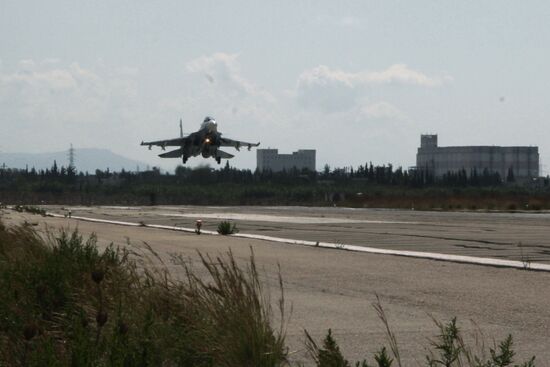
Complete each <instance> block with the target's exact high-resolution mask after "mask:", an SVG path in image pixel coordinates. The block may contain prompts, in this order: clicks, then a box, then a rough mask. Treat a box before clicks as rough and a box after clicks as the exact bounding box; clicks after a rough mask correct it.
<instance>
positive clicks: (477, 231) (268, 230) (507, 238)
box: [49, 206, 550, 263]
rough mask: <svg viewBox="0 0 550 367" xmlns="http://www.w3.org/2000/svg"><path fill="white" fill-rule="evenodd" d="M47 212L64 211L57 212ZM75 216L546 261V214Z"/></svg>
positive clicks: (170, 212) (276, 210) (193, 209)
mask: <svg viewBox="0 0 550 367" xmlns="http://www.w3.org/2000/svg"><path fill="white" fill-rule="evenodd" d="M49 210H52V211H54V212H58V213H63V212H64V211H63V210H61V208H60V207H50V208H49ZM71 210H72V213H73V214H74V215H81V216H84V217H94V218H103V219H112V220H123V221H130V222H132V221H133V222H140V221H143V222H145V223H148V224H164V225H177V226H183V227H194V222H195V220H196V219H202V220H203V222H204V228H205V229H209V230H216V226H217V224H218V223H219V222H220V221H221V220H224V219H228V220H231V221H233V222H235V223H237V226H238V228H239V229H240V230H241V232H243V233H254V234H262V235H267V236H274V237H284V238H293V239H299V240H310V241H321V242H333V243H343V244H350V245H359V246H370V247H377V248H383V249H393V250H411V251H426V252H435V253H444V254H456V255H468V256H477V257H490V258H496V259H509V260H519V261H526V262H529V261H531V262H539V263H550V213H533V214H531V213H487V212H419V211H411V210H381V209H349V208H304V207H197V206H167V207H141V208H139V207H92V208H87V207H81V208H78V207H76V208H71Z"/></svg>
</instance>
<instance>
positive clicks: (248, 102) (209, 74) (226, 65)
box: [186, 52, 277, 123]
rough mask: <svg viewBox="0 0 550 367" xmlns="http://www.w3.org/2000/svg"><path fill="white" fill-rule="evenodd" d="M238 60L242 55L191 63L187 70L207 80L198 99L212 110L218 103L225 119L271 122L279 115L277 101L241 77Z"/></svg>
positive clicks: (210, 57) (219, 55) (221, 55)
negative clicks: (271, 119) (277, 113)
mask: <svg viewBox="0 0 550 367" xmlns="http://www.w3.org/2000/svg"><path fill="white" fill-rule="evenodd" d="M238 58H239V55H238V54H228V53H223V52H218V53H214V54H212V55H208V56H201V57H198V58H196V59H193V60H191V61H189V62H188V63H187V64H186V70H187V71H188V72H189V73H191V74H196V75H200V76H201V77H203V79H202V81H203V83H204V84H203V87H202V88H200V92H197V91H195V92H194V93H195V95H194V97H195V98H199V99H200V101H199V103H201V104H204V105H210V108H212V101H216V103H215V104H216V106H215V107H216V109H217V111H221V112H222V113H223V114H225V115H229V116H238V117H240V118H247V119H250V120H252V121H254V122H256V123H260V122H262V121H264V120H269V119H270V117H272V116H273V114H274V113H276V112H274V111H275V110H276V108H274V104H276V103H277V98H275V96H274V95H272V94H271V93H269V92H268V91H266V90H264V89H262V88H260V87H258V86H257V85H256V84H255V83H254V82H252V81H250V80H249V79H248V78H246V77H245V76H244V75H243V74H242V73H241V70H240V65H239V60H238Z"/></svg>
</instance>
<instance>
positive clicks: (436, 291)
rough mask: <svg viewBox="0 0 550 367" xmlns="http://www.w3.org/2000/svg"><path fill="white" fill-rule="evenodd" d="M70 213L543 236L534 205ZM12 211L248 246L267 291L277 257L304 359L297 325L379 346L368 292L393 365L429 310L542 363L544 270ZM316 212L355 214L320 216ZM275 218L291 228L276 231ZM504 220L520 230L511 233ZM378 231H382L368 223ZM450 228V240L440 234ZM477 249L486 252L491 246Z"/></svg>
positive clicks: (416, 349)
mask: <svg viewBox="0 0 550 367" xmlns="http://www.w3.org/2000/svg"><path fill="white" fill-rule="evenodd" d="M52 209H55V208H52ZM56 210H58V211H59V210H60V209H59V208H57V209H56ZM75 213H77V214H79V215H82V216H91V215H95V216H97V217H105V218H109V219H114V220H116V219H119V220H127V221H132V220H130V219H133V220H136V221H141V220H142V221H145V222H147V223H151V221H157V222H158V223H163V224H168V223H173V224H178V225H182V226H187V227H191V226H192V225H193V222H194V220H195V217H194V216H188V217H185V216H163V215H159V214H161V213H164V214H166V213H167V214H192V215H195V214H199V213H203V214H217V213H227V214H230V213H237V214H243V215H248V217H246V218H241V219H236V220H237V222H238V226H239V227H240V228H241V231H243V232H245V231H246V232H252V230H254V231H257V232H258V233H262V234H266V232H269V231H272V232H273V234H274V235H278V236H281V237H283V236H284V237H292V236H294V237H296V236H295V235H298V234H300V235H302V236H304V237H302V238H304V239H311V238H309V237H306V235H308V234H313V235H317V236H319V237H318V238H324V239H329V238H330V239H331V240H332V238H336V239H342V238H343V236H344V235H345V234H347V235H348V237H345V238H344V239H347V240H349V241H352V240H353V241H358V242H359V241H361V243H364V241H365V240H367V241H371V242H373V243H369V244H370V245H374V242H375V239H376V238H377V239H379V240H377V241H376V245H377V246H379V245H380V244H382V245H385V246H388V247H390V246H402V247H405V248H410V247H411V246H416V247H415V249H416V250H418V249H419V248H422V247H421V246H425V247H426V248H430V250H433V248H434V247H436V248H437V249H448V250H449V251H450V250H451V249H454V250H455V251H458V250H460V249H462V250H461V251H472V249H470V250H468V247H460V246H454V245H453V244H458V243H464V242H465V243H474V242H473V241H474V240H479V239H477V236H476V234H485V237H483V239H484V240H486V241H491V242H498V243H500V244H498V245H494V246H495V247H497V248H499V246H500V247H503V248H504V249H502V250H500V253H502V252H506V253H508V254H509V255H508V256H516V255H515V254H514V253H513V251H511V249H512V248H513V243H514V239H513V238H509V237H508V236H514V238H518V237H522V236H523V235H522V234H521V233H526V232H528V230H529V229H530V230H531V232H534V233H531V235H530V237H528V241H527V240H526V243H531V241H532V243H533V244H534V243H537V244H538V241H542V240H544V239H545V240H546V241H548V237H546V238H544V236H543V234H544V233H547V232H545V231H547V230H546V227H545V225H546V224H547V223H548V218H547V217H546V215H541V216H535V215H528V216H521V215H513V214H512V215H508V214H498V215H487V214H477V213H474V214H470V213H449V214H447V213H416V212H415V213H414V214H413V215H412V216H410V215H408V214H409V213H408V212H394V211H374V212H370V211H367V212H362V213H359V214H358V213H355V212H354V211H353V210H349V211H348V210H344V209H336V210H333V209H323V210H318V209H307V208H274V209H272V208H232V209H228V208H197V207H178V208H172V207H169V208H144V209H139V210H137V209H135V208H126V209H120V208H83V209H78V208H77V209H75V208H73V209H72V214H75ZM75 215H76V214H75ZM254 215H262V216H264V217H259V219H262V220H258V217H256V220H255V221H250V219H251V218H254V217H253V216H254ZM266 216H267V217H266ZM269 216H279V217H282V216H287V217H289V218H290V219H289V220H291V219H292V217H293V216H294V217H306V218H325V219H323V220H322V223H321V224H315V223H313V224H312V223H305V224H304V223H299V224H292V223H287V222H284V221H279V222H276V221H274V220H273V221H266V220H267V219H269ZM23 218H27V221H29V222H31V223H32V222H34V223H36V224H37V225H38V226H37V228H43V226H44V225H45V224H47V225H49V226H52V227H60V226H63V227H70V228H75V227H78V229H79V231H80V232H81V233H83V234H84V235H88V234H91V233H97V235H98V237H99V239H100V241H101V243H102V244H106V243H109V242H113V243H115V244H120V245H125V244H126V243H127V239H128V238H129V239H130V241H131V242H132V243H134V244H139V243H142V242H143V241H145V242H147V243H148V244H150V245H151V246H152V247H153V248H154V249H155V250H156V251H157V252H159V253H160V254H161V255H162V256H165V257H166V258H167V257H168V254H169V253H182V254H184V256H189V257H190V258H192V259H196V251H197V250H199V251H202V252H208V253H210V254H219V253H223V252H225V251H227V250H228V249H231V250H232V251H233V253H234V254H235V255H236V257H237V258H238V259H240V260H243V261H244V260H246V259H247V258H248V256H249V255H250V249H251V248H252V249H253V250H254V253H255V256H256V261H257V263H258V265H259V266H260V267H261V268H263V269H265V270H264V272H263V274H264V275H263V277H264V279H265V281H266V284H270V285H271V289H272V291H273V294H272V296H273V298H276V296H277V294H276V292H275V290H276V287H275V284H276V278H277V264H280V265H281V271H282V275H283V278H284V285H285V291H286V295H285V296H286V300H287V302H290V303H292V308H293V312H292V318H291V321H290V323H289V324H288V332H287V334H288V344H289V346H290V348H291V351H293V352H295V353H293V359H294V360H298V361H300V360H302V361H304V360H305V357H304V351H303V343H302V341H303V339H304V337H303V330H304V329H307V330H308V331H309V332H310V333H311V334H312V335H313V336H314V337H316V338H317V339H320V338H322V336H323V335H324V334H325V333H326V330H327V329H328V328H332V330H333V332H334V335H335V337H336V339H337V340H338V341H339V342H340V344H341V348H342V350H343V351H344V353H345V354H346V355H347V356H348V357H349V358H350V359H352V360H357V359H360V358H364V357H367V356H368V357H369V358H370V357H371V356H372V353H373V352H374V351H375V350H377V349H378V348H379V347H380V346H381V345H382V344H387V343H386V339H385V338H386V336H385V332H384V327H383V325H382V323H381V322H380V321H379V320H378V318H377V316H376V313H375V311H374V309H373V308H372V302H374V301H375V299H376V298H375V295H376V294H378V295H379V296H380V299H381V302H382V305H383V306H384V309H385V310H386V313H387V315H388V317H389V320H390V324H391V326H392V329H393V330H394V332H395V334H396V336H397V340H398V343H399V346H400V350H401V355H402V357H403V362H404V365H407V366H414V365H423V364H424V363H423V362H424V354H425V351H424V347H425V346H427V345H429V341H428V338H430V337H433V336H435V335H436V334H437V328H436V327H435V325H434V324H433V321H432V317H434V318H436V319H438V320H441V321H448V320H450V319H451V318H452V317H457V318H458V320H459V324H460V325H461V326H462V329H463V330H464V332H465V333H466V334H467V335H470V334H471V333H473V332H474V331H475V330H478V329H479V330H481V331H482V332H483V334H484V335H485V339H486V344H488V345H490V346H492V343H493V337H494V338H496V339H497V340H500V339H502V338H503V337H505V336H506V335H507V334H509V333H511V334H513V336H514V338H515V344H516V350H517V352H518V355H517V358H516V359H517V361H519V360H521V359H522V358H526V357H528V356H530V355H536V356H537V366H550V363H549V361H550V349H549V348H548V347H549V346H550V338H549V336H550V307H549V305H550V274H549V273H544V272H532V271H526V270H514V269H504V268H494V267H485V266H478V265H465V264H454V263H448V262H438V261H432V260H422V259H410V258H402V257H395V256H386V255H372V254H364V253H352V252H347V251H340V250H329V249H321V248H311V247H303V246H296V245H287V244H280V243H271V242H268V241H258V240H250V239H241V238H232V237H221V236H208V235H202V236H197V235H195V234H188V233H182V232H175V231H168V230H158V229H151V228H143V227H125V226H118V225H111V224H102V223H90V222H84V221H76V220H71V219H63V218H43V217H40V216H34V215H28V214H24V215H21V214H15V213H13V212H9V213H8V214H6V215H4V221H8V222H11V223H16V222H21V221H22V220H23ZM204 218H205V219H204V220H205V222H206V227H207V228H214V225H215V224H216V223H217V222H218V221H219V218H212V217H208V216H204ZM326 218H329V219H330V218H335V219H348V220H355V221H356V222H353V223H349V222H348V223H341V222H337V223H332V224H331V223H329V222H330V220H327V219H326ZM301 221H302V222H303V221H306V220H301ZM309 221H311V220H309ZM357 221H359V222H357ZM361 221H363V222H361ZM386 222H391V223H386ZM396 222H401V223H396ZM523 226H527V227H528V228H527V229H525V228H523ZM287 227H289V228H291V229H289V230H286V228H287ZM373 227H374V228H373ZM260 229H261V230H260ZM331 229H334V230H335V232H334V233H333V232H332V230H331ZM514 230H518V231H523V232H521V233H520V234H516V233H515V232H514ZM287 231H289V232H287ZM384 231H386V232H388V233H389V234H387V235H383V234H378V235H373V234H372V233H371V232H381V233H383V232H384ZM500 231H502V232H503V233H500ZM369 233H370V234H369ZM395 233H398V234H395ZM283 234H284V235H283ZM411 234H412V235H417V237H415V236H411ZM419 236H422V237H419ZM455 236H456V237H459V238H461V239H460V240H457V239H454V240H441V239H440V238H441V237H445V238H453V237H455ZM386 237H390V238H393V239H394V240H395V239H402V242H400V243H399V244H392V242H391V240H390V239H388V238H386ZM432 237H437V238H432ZM313 239H314V238H313ZM380 239H384V241H381V240H380ZM503 243H511V244H509V245H506V244H503ZM455 247H456V248H455ZM486 247H489V246H486ZM392 248H395V247H392ZM527 248H528V249H533V248H535V247H534V246H531V247H527ZM536 248H537V249H538V247H536ZM476 251H477V250H476ZM479 251H481V250H479ZM487 251H488V250H487ZM493 251H494V250H493ZM481 253H486V252H481ZM488 253H490V254H493V253H498V250H497V251H494V252H490V251H489V252H488ZM468 254H469V255H471V254H472V253H471V252H468ZM533 256H535V253H533ZM537 256H542V255H537ZM172 271H174V272H176V273H177V272H178V268H172ZM417 362H418V363H417Z"/></svg>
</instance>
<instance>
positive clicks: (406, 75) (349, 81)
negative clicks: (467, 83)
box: [298, 64, 452, 88]
mask: <svg viewBox="0 0 550 367" xmlns="http://www.w3.org/2000/svg"><path fill="white" fill-rule="evenodd" d="M450 81H452V77H450V76H448V75H445V76H428V75H426V74H424V73H422V72H420V71H417V70H413V69H410V68H409V67H408V66H407V65H405V64H395V65H392V66H390V67H389V68H387V69H385V70H382V71H360V72H357V73H352V72H346V71H343V70H338V69H331V68H329V67H328V66H326V65H319V66H317V67H315V68H313V69H309V70H306V71H304V72H303V73H302V74H301V75H300V76H299V77H298V88H300V87H303V86H307V85H329V84H342V85H345V86H347V87H354V86H361V85H376V84H409V85H417V86H421V87H437V86H440V85H442V84H444V83H446V82H450Z"/></svg>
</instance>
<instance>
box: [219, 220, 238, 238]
mask: <svg viewBox="0 0 550 367" xmlns="http://www.w3.org/2000/svg"><path fill="white" fill-rule="evenodd" d="M238 232H239V230H238V229H237V224H235V223H233V224H231V222H229V221H225V220H224V221H222V222H220V224H218V233H219V234H222V235H229V234H234V233H238Z"/></svg>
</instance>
